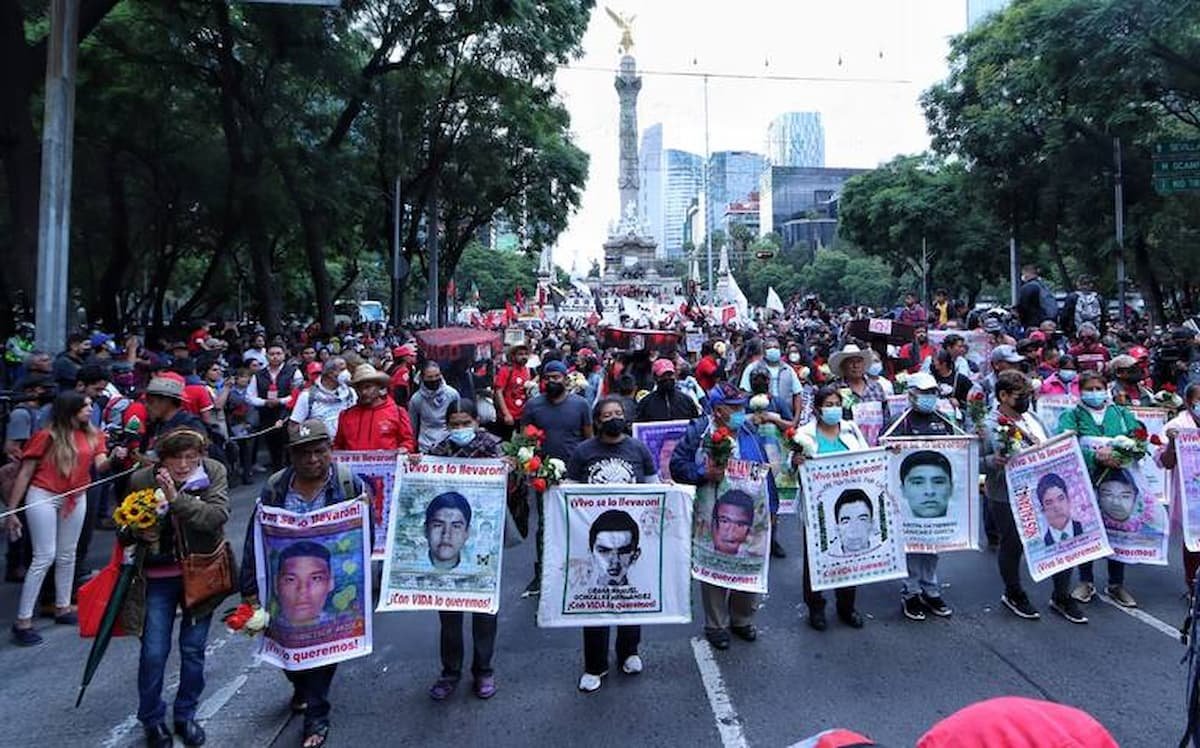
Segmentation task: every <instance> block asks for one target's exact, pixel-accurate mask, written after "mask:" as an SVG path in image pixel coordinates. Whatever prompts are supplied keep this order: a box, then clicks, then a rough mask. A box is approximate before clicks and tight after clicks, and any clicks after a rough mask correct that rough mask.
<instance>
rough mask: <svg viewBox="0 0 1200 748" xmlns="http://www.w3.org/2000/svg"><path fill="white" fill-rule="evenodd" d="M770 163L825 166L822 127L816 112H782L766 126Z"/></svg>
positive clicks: (823, 128) (823, 132)
mask: <svg viewBox="0 0 1200 748" xmlns="http://www.w3.org/2000/svg"><path fill="white" fill-rule="evenodd" d="M767 160H768V161H770V162H771V165H772V166H804V167H822V166H825V127H824V125H822V124H821V113H820V112H785V113H783V114H781V115H779V116H778V117H776V118H775V119H773V120H771V124H769V125H767Z"/></svg>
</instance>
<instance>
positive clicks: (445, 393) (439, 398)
mask: <svg viewBox="0 0 1200 748" xmlns="http://www.w3.org/2000/svg"><path fill="white" fill-rule="evenodd" d="M457 399H458V390H456V389H454V388H453V387H451V386H450V385H448V384H446V379H445V377H443V376H442V367H441V366H439V365H438V363H437V362H436V361H426V362H425V365H424V366H422V367H421V388H420V389H419V390H417V391H416V392H414V393H413V394H412V397H410V398H409V399H408V418H409V420H410V421H411V422H412V428H413V431H414V432H415V433H416V435H417V446H418V447H420V449H421V451H422V452H426V451H428V450H429V448H430V447H432V446H433V445H434V444H437V443H438V442H440V441H441V440H442V439H445V438H446V434H447V428H446V410H447V408H449V407H450V403H452V402H454V401H455V400H457Z"/></svg>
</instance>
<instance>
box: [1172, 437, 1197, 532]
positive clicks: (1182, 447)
mask: <svg viewBox="0 0 1200 748" xmlns="http://www.w3.org/2000/svg"><path fill="white" fill-rule="evenodd" d="M1175 457H1176V461H1175V479H1176V481H1177V482H1178V484H1179V494H1180V495H1179V497H1178V501H1179V508H1180V514H1181V515H1182V517H1183V543H1184V546H1185V547H1186V548H1187V549H1188V550H1189V551H1193V552H1195V551H1200V429H1180V430H1179V431H1178V432H1176V434H1175Z"/></svg>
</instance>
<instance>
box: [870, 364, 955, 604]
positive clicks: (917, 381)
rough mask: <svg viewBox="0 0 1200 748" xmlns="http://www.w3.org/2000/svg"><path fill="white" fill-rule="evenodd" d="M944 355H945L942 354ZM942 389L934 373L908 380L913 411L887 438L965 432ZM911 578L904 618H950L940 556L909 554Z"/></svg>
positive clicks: (905, 592)
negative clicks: (944, 407) (943, 408)
mask: <svg viewBox="0 0 1200 748" xmlns="http://www.w3.org/2000/svg"><path fill="white" fill-rule="evenodd" d="M941 353H945V351H942V352H941ZM938 393H939V387H938V383H937V380H936V379H934V377H933V376H932V375H930V374H926V373H925V372H919V373H917V374H913V375H912V376H911V377H909V378H908V402H909V408H908V410H906V411H904V414H903V415H901V416H900V417H899V418H897V419H896V421H895V422H894V423H892V425H891V426H890V427H888V430H887V431H886V432H884V434H883V436H885V437H886V436H956V435H962V434H964V433H965V432H964V431H963V430H962V429H960V428H959V427H958V426H956V425H955V424H954V423H953V422H952V421H951V420H950V419H948V418H946V416H944V415H942V414H941V413H940V412H938V409H937V404H938ZM905 560H906V562H907V565H908V579H906V580H905V581H904V585H903V586H902V587H901V588H900V599H901V607H902V610H903V613H904V617H905V618H907V619H909V620H910V621H924V620H925V618H926V616H927V614H933V615H935V616H938V617H941V618H948V617H949V616H950V615H951V614H953V612H954V611H953V610H952V609H951V608H950V606H949V605H947V604H946V602H945V601H944V600H943V599H942V586H941V583H940V582H939V581H938V577H937V565H938V555H937V554H936V553H909V554H906V555H905Z"/></svg>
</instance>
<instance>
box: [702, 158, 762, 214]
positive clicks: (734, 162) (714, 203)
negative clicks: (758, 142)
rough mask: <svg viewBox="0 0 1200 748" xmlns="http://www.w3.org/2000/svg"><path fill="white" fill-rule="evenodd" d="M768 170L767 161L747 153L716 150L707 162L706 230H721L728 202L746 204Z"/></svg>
mask: <svg viewBox="0 0 1200 748" xmlns="http://www.w3.org/2000/svg"><path fill="white" fill-rule="evenodd" d="M766 168H767V159H766V157H765V156H763V155H762V154H760V153H751V152H750V151H717V152H716V153H714V154H712V155H711V156H710V157H709V159H708V191H709V197H708V201H707V203H708V204H707V205H706V210H705V217H704V220H705V228H706V230H707V231H709V232H712V231H713V230H715V229H718V228H721V224H722V222H723V221H724V216H725V210H726V208H727V207H728V205H729V204H730V203H733V202H739V201H745V200H746V199H747V198H748V197H749V196H750V193H751V192H757V191H758V183H759V180H760V179H761V178H762V174H763V171H764V170H765V169H766Z"/></svg>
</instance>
